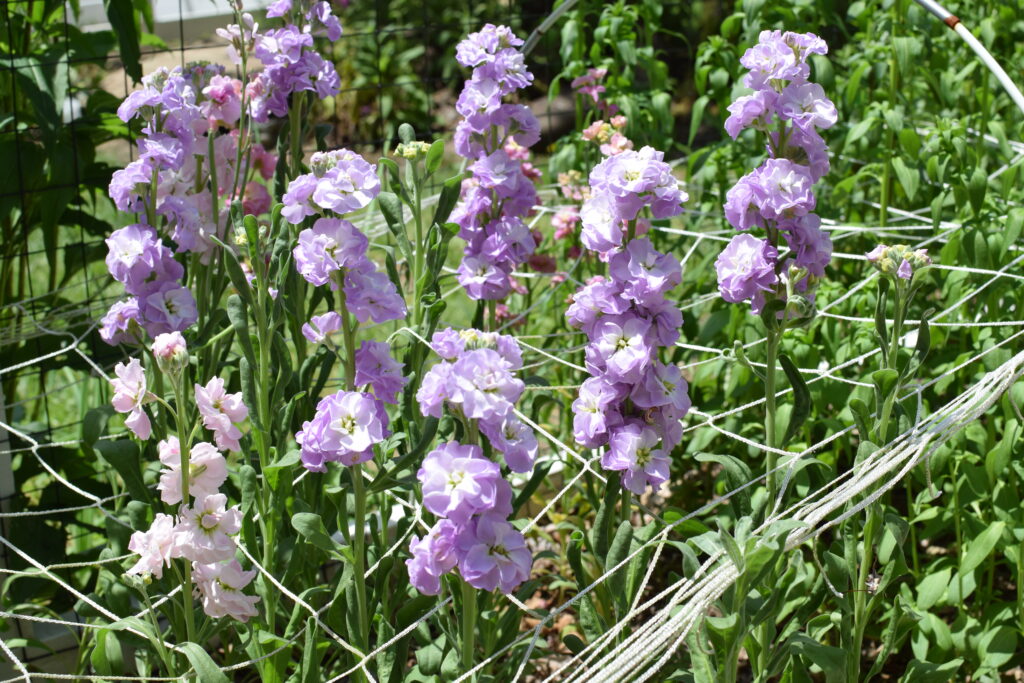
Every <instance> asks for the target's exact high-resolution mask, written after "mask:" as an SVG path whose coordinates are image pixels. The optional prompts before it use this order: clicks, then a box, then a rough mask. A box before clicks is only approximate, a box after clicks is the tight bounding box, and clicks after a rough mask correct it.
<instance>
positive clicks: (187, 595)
mask: <svg viewBox="0 0 1024 683" xmlns="http://www.w3.org/2000/svg"><path fill="white" fill-rule="evenodd" d="M185 379H186V377H185V371H183V372H182V374H181V375H178V376H176V377H172V378H171V384H172V385H173V387H174V406H175V411H174V421H175V423H176V424H177V427H178V450H179V451H180V457H181V501H182V503H183V504H187V503H188V495H189V494H188V478H189V451H190V450H191V448H192V430H190V429H188V425H187V424H186V423H185V386H184V385H185ZM183 564H184V566H185V576H184V586H183V587H182V590H181V604H182V609H183V610H184V612H185V634H186V636H187V638H188V639H189V640H190V641H192V642H195V641H194V640H193V639H194V638H195V633H196V623H195V606H194V605H193V602H192V563H191V562H188V561H185V562H184V563H183Z"/></svg>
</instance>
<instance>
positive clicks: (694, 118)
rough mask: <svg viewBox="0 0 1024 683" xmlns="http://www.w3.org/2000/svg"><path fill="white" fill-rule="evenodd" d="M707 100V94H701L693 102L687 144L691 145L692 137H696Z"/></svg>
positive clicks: (708, 99)
mask: <svg viewBox="0 0 1024 683" xmlns="http://www.w3.org/2000/svg"><path fill="white" fill-rule="evenodd" d="M709 101H710V98H709V97H708V96H707V95H702V96H700V97H698V98H697V100H696V101H695V102H694V103H693V109H692V110H691V111H690V137H689V139H688V141H687V143H686V144H687V145H692V144H693V139H694V138H696V137H697V131H698V130H699V129H700V124H701V121H703V119H704V109H705V108H707V106H708V102H709Z"/></svg>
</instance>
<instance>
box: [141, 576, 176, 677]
mask: <svg viewBox="0 0 1024 683" xmlns="http://www.w3.org/2000/svg"><path fill="white" fill-rule="evenodd" d="M141 592H142V599H143V601H144V602H145V603H146V615H147V616H148V617H149V623H150V624H152V626H153V638H151V639H150V642H152V643H153V644H154V645H155V646H156V651H157V654H159V655H160V661H161V662H163V665H164V670H165V671H166V672H167V675H169V676H170V675H173V674H174V667H173V666H171V658H170V654H169V653H168V652H167V646H166V645H164V639H163V638H162V637H161V635H160V623H159V622H158V621H157V619H156V611H155V610H154V609H153V602H152V601H151V600H150V599H149V592H148V591H147V590H146V586H145V584H143V585H142V591H141Z"/></svg>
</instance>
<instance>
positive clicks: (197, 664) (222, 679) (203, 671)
mask: <svg viewBox="0 0 1024 683" xmlns="http://www.w3.org/2000/svg"><path fill="white" fill-rule="evenodd" d="M178 647H179V649H180V650H181V651H182V652H184V653H185V656H186V657H187V658H188V662H189V664H191V665H192V668H193V669H194V670H195V672H196V676H197V678H198V679H199V683H231V679H229V678H228V677H227V676H225V675H224V672H223V671H221V670H220V669H219V668H218V667H217V665H216V664H215V663H214V661H213V659H211V658H210V655H209V654H207V652H206V650H204V649H203V648H201V647H200V646H199V645H197V644H195V643H182V644H181V645H179V646H178Z"/></svg>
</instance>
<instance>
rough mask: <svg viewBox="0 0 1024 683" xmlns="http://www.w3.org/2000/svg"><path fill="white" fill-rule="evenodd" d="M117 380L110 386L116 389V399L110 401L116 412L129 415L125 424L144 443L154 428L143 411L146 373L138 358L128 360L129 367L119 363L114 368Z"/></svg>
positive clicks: (145, 394) (112, 381) (145, 393)
mask: <svg viewBox="0 0 1024 683" xmlns="http://www.w3.org/2000/svg"><path fill="white" fill-rule="evenodd" d="M114 374H115V375H117V378H116V379H113V380H111V382H110V384H111V386H112V388H113V389H114V397H113V398H112V399H111V400H110V403H111V405H113V406H114V410H116V411H117V412H119V413H127V414H128V417H127V418H125V421H124V424H125V426H126V427H128V429H130V430H131V431H132V433H134V434H135V436H137V437H139V438H140V439H142V440H143V441H145V440H146V439H148V438H149V435H150V433H152V431H153V430H152V426H151V425H150V422H149V416H148V415H146V411H144V410H143V409H142V404H143V403H145V401H146V396H147V393H148V392H147V390H146V373H145V371H144V370H143V369H142V363H140V362H139V359H138V358H131V359H129V360H128V365H125V364H124V363H118V364H117V365H115V366H114Z"/></svg>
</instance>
